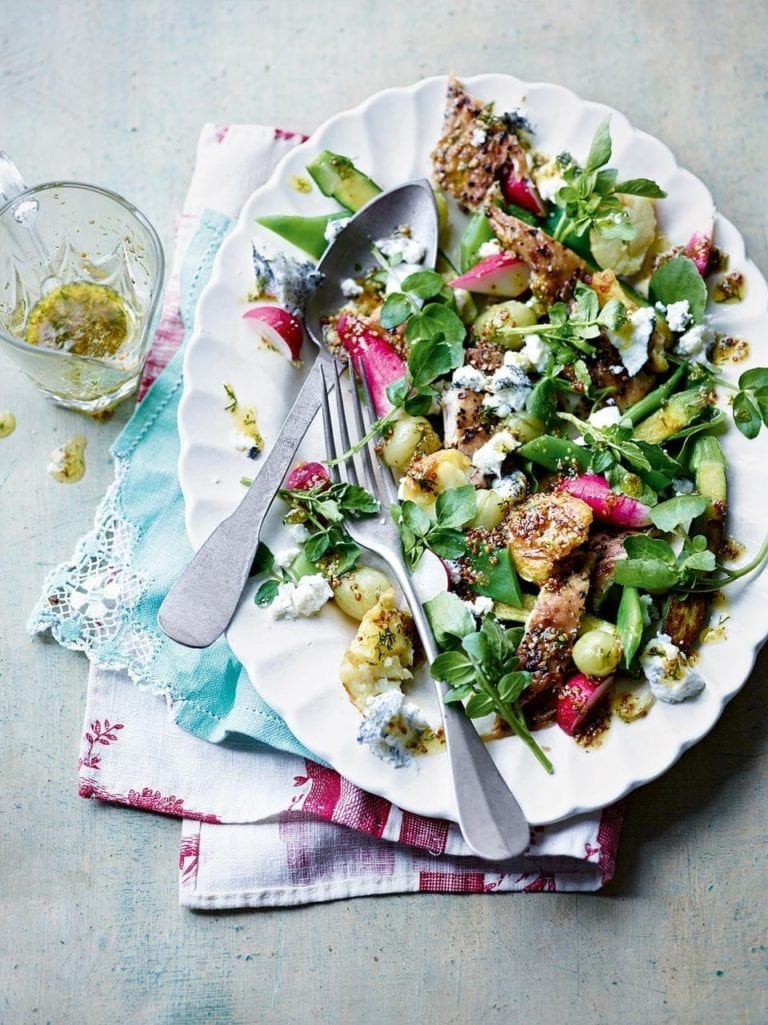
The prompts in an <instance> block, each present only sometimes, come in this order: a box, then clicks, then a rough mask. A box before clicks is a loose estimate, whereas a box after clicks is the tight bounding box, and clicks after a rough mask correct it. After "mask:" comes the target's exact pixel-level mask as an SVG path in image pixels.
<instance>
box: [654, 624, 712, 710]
mask: <svg viewBox="0 0 768 1025" xmlns="http://www.w3.org/2000/svg"><path fill="white" fill-rule="evenodd" d="M640 666H641V668H642V670H643V672H644V673H645V678H646V679H647V680H648V684H649V685H650V688H651V693H652V694H653V696H654V697H656V698H658V699H659V700H660V701H668V702H672V703H677V702H679V701H685V699H686V698H692V697H695V696H696V695H697V694H699V693H700V692H701V691H702V690H703V689H704V679H703V678H702V676H701V674H700V673H699V672H698V670H697V669H695V668H694V667H693V666H691V665H689V664H688V662H687V660H686V658H685V656H684V655H683V653H682V652H681V651H680V649H679V648H678V647H677V645H675V644H673V643H672V638H671V637H670V636H669V635H668V634H663V633H662V634H659V635H658V636H656V637H653V638H652V639H651V640H650V641H649V642H648V643H647V644H646V646H645V647H644V648H643V651H642V653H641V655H640Z"/></svg>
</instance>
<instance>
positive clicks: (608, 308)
mask: <svg viewBox="0 0 768 1025" xmlns="http://www.w3.org/2000/svg"><path fill="white" fill-rule="evenodd" d="M548 312H549V320H548V321H546V322H544V323H542V324H531V325H527V326H525V327H508V328H505V331H506V332H507V333H508V334H509V335H520V336H524V335H531V334H536V335H539V336H540V337H541V338H545V339H546V341H547V344H548V345H549V347H550V349H551V350H552V352H553V355H554V357H555V362H556V363H557V364H559V365H560V367H562V366H567V365H569V364H572V363H576V362H577V361H581V360H583V357H584V356H591V355H594V353H595V346H594V345H592V339H594V338H597V337H598V335H599V334H600V329H601V328H603V327H605V328H607V329H608V330H609V331H618V330H620V328H621V327H622V326H623V325H624V324H625V323H626V322H627V309H626V306H625V305H624V303H622V302H620V301H619V300H618V299H609V300H608V302H607V303H606V304H605V306H603V307H602V308H601V306H600V302H599V300H598V298H597V293H596V292H595V290H594V289H593V288H590V287H589V285H585V284H584V283H583V282H579V283H578V284H577V285H576V288H575V290H574V303H573V308H572V309H569V307H568V305H567V304H566V303H563V302H558V303H554V304H553V305H552V306H550V308H549V311H548ZM585 369H586V367H585ZM586 376H587V377H588V374H587V375H586Z"/></svg>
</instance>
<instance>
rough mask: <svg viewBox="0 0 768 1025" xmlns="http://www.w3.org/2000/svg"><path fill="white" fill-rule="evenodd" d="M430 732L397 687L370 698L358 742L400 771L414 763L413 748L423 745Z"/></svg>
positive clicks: (414, 708) (417, 710)
mask: <svg viewBox="0 0 768 1025" xmlns="http://www.w3.org/2000/svg"><path fill="white" fill-rule="evenodd" d="M430 732H431V731H430V728H429V724H428V723H427V721H426V720H425V719H424V717H423V716H422V714H421V712H420V711H419V709H418V708H417V707H416V705H414V704H413V703H412V702H410V701H407V700H406V699H405V697H404V696H403V693H402V691H400V690H398V689H395V688H393V689H391V690H386V691H384V692H383V693H382V694H377V695H376V696H374V697H371V698H368V700H367V702H366V706H365V718H364V719H363V721H362V722H361V723H360V727H359V729H358V731H357V742H358V743H359V744H366V745H367V746H368V747H369V748H370V749H371V751H372V752H373V754H375V755H376V756H377V757H378V758H381V760H382V761H384V762H387V763H389V764H390V765H392V766H394V767H395V768H396V769H400V768H402V767H403V766H405V765H409V764H410V762H411V761H412V760H413V753H412V751H413V748H415V747H418V746H419V745H420V744H422V743H423V741H424V739H425V736H428V735H429V734H430Z"/></svg>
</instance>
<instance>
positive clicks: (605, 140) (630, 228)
mask: <svg viewBox="0 0 768 1025" xmlns="http://www.w3.org/2000/svg"><path fill="white" fill-rule="evenodd" d="M609 122H610V119H609V118H606V119H605V121H603V122H602V123H601V124H600V125H599V126H598V128H597V131H596V132H595V135H594V138H593V139H592V145H591V146H590V149H589V155H588V156H587V161H586V164H585V165H584V167H580V166H579V164H577V163H576V161H575V160H574V159H573V158H572V157H571V156H570V154H567V153H564V154H561V155H560V156H559V157H558V158H557V160H558V164H559V167H560V174H561V176H562V178H563V180H564V182H565V185H563V186H562V188H560V189H559V190H558V192H557V194H556V195H555V202H556V203H557V205H558V206H559V207H561V208H562V214H561V217H560V220H559V221H558V224H557V227H556V228H555V233H554V238H555V239H556V240H557V241H558V242H562V241H563V239H565V238H567V237H568V236H569V235H572V234H573V235H577V236H579V237H581V236H582V235H584V234H585V233H586V232H588V231H592V230H595V231H597V232H598V234H600V235H603V236H604V237H605V238H619V239H624V240H625V241H629V240H631V239H633V238H634V237H635V228H634V225H633V224H632V222H631V221H630V219H629V215H628V213H627V211H626V209H625V208H624V207H623V206H622V204H621V200H620V199H619V196H622V195H624V196H648V197H649V198H651V199H663V198H664V197H665V196H666V192H665V191H664V190H663V189H662V188H661V187H660V186H659V185H658V184H657V183H656V182H655V181H652V180H651V179H650V178H631V179H628V180H626V181H623V182H619V181H617V178H618V171H616V170H614V169H613V168H607V167H606V166H605V165H606V164H607V163H608V161H609V160H610V159H611V150H612V146H611V132H610V127H609Z"/></svg>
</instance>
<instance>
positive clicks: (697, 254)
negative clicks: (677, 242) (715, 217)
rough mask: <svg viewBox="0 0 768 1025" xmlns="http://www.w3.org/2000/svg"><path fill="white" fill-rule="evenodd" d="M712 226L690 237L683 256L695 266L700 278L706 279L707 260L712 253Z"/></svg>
mask: <svg viewBox="0 0 768 1025" xmlns="http://www.w3.org/2000/svg"><path fill="white" fill-rule="evenodd" d="M712 236H713V225H710V226H709V228H707V229H706V230H705V231H697V232H695V233H694V234H693V235H691V237H690V239H689V241H688V245H687V246H686V247H685V250H684V251H683V255H684V256H687V257H689V258H690V259H691V260H693V262H694V263H695V264H696V270H697V271H698V272H699V274H701V276H702V277H706V274H707V267H708V266H709V258H710V255H711V253H712Z"/></svg>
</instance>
